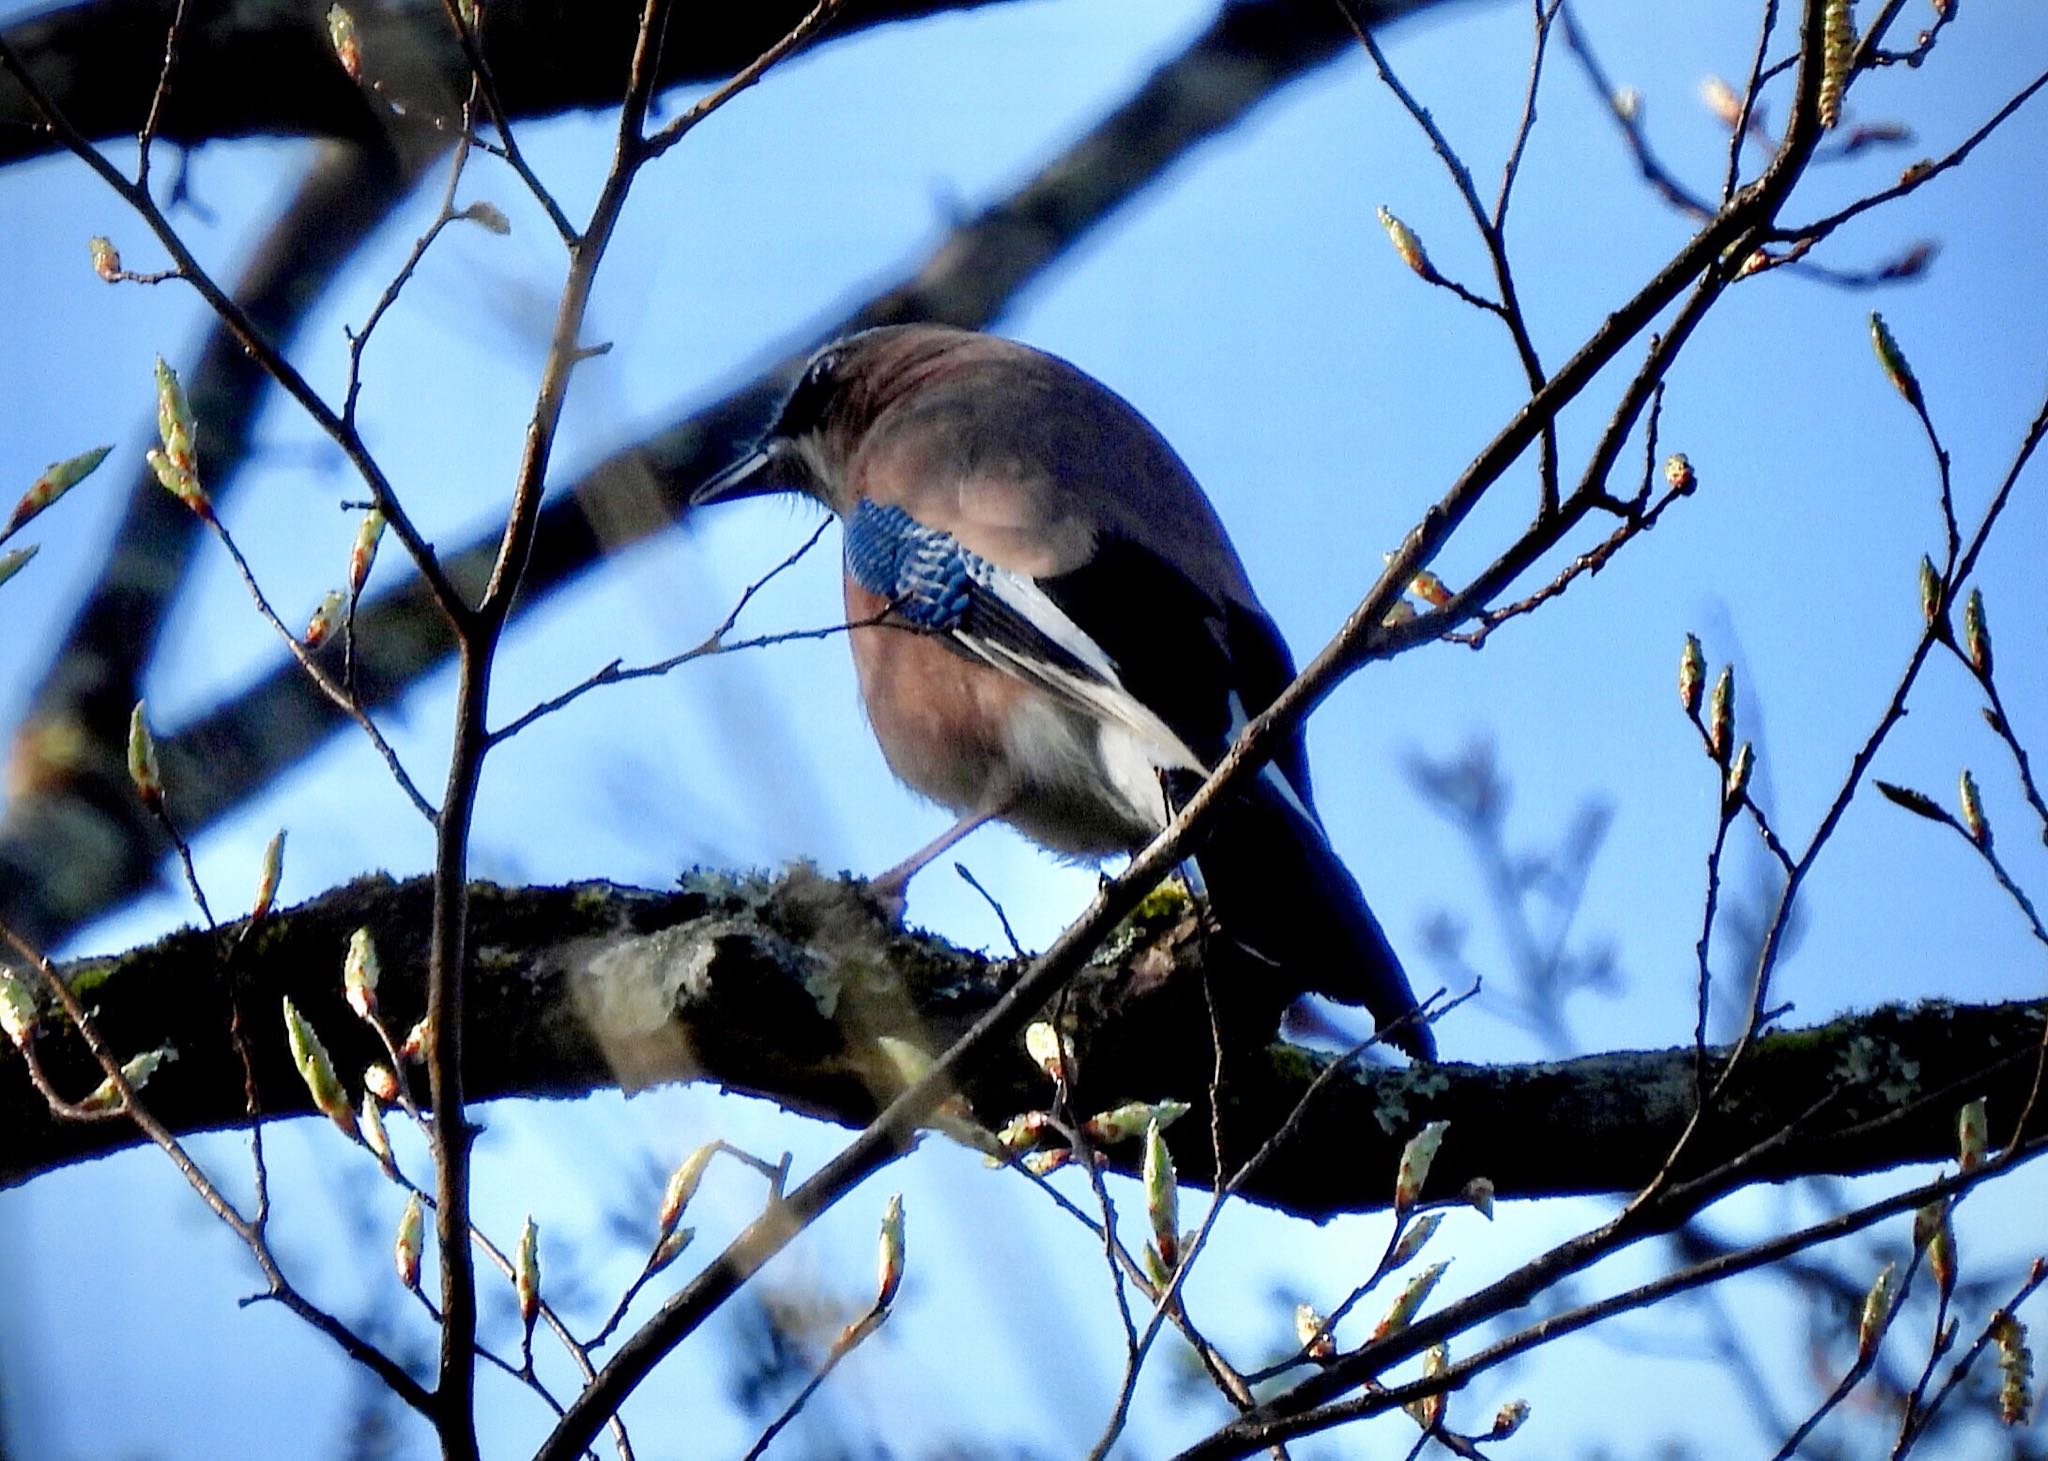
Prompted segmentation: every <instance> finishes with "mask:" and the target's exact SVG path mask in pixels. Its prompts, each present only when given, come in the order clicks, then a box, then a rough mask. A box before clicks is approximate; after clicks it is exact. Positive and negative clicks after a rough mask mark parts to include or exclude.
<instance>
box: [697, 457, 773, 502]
mask: <svg viewBox="0 0 2048 1461" xmlns="http://www.w3.org/2000/svg"><path fill="white" fill-rule="evenodd" d="M783 460H784V454H783V453H781V452H778V451H777V450H776V449H775V444H774V443H766V444H763V445H761V446H757V447H755V448H754V449H753V450H752V451H750V452H748V453H747V454H746V455H745V456H743V457H741V458H740V459H739V460H738V461H736V462H734V463H733V464H732V465H731V466H729V467H727V468H726V469H725V470H724V471H722V472H720V473H719V474H718V475H717V476H715V477H713V478H711V480H710V481H708V482H706V483H704V485H703V486H701V487H699V488H698V489H697V490H696V491H694V492H692V493H691V494H690V506H692V507H703V506H705V505H707V504H709V503H713V502H731V501H733V500H734V499H735V498H739V497H759V496H762V495H764V494H766V493H770V492H788V491H790V490H792V488H793V487H794V485H795V484H794V483H791V482H789V481H787V480H785V479H786V477H787V475H788V474H787V472H786V471H785V470H784V468H783Z"/></svg>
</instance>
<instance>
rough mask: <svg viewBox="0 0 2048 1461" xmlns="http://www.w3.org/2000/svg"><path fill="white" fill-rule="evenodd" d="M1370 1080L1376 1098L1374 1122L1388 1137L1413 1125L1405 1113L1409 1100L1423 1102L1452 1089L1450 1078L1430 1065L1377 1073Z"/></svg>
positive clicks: (1413, 1121) (1373, 1113) (1413, 1119)
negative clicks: (1372, 1080) (1375, 1092)
mask: <svg viewBox="0 0 2048 1461" xmlns="http://www.w3.org/2000/svg"><path fill="white" fill-rule="evenodd" d="M1373 1079H1374V1082H1375V1087H1376V1090H1377V1093H1378V1097H1379V1099H1378V1100H1377V1101H1375V1102H1374V1103H1373V1111H1372V1116H1373V1120H1375V1121H1377V1122H1378V1123H1379V1124H1380V1130H1382V1131H1384V1132H1385V1133H1386V1134H1387V1135H1388V1136H1392V1135H1394V1134H1395V1133H1396V1132H1398V1131H1403V1130H1406V1129H1408V1128H1409V1127H1412V1126H1413V1125H1414V1124H1415V1118H1414V1116H1413V1115H1412V1114H1410V1112H1409V1109H1408V1102H1409V1101H1410V1100H1418V1101H1426V1100H1428V1099H1429V1098H1430V1097H1432V1096H1437V1095H1441V1094H1442V1093H1443V1092H1445V1091H1447V1090H1449V1089H1450V1085H1451V1078H1450V1077H1449V1076H1447V1075H1445V1074H1444V1073H1443V1071H1442V1070H1441V1069H1439V1068H1438V1067H1436V1066H1433V1065H1432V1066H1421V1065H1411V1066H1408V1067H1405V1068H1404V1069H1401V1070H1384V1071H1376V1072H1374V1076H1373Z"/></svg>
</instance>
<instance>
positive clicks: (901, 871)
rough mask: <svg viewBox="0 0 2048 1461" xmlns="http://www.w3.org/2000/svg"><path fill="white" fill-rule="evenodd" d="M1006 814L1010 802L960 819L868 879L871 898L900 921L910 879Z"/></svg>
mask: <svg viewBox="0 0 2048 1461" xmlns="http://www.w3.org/2000/svg"><path fill="white" fill-rule="evenodd" d="M1009 811H1010V803H1008V802H1005V803H1004V804H1003V805H1001V806H999V807H993V808H991V809H989V810H988V811H985V812H972V813H969V814H968V815H967V816H965V817H962V818H961V819H960V820H959V821H957V822H955V823H954V824H953V825H952V826H951V827H948V828H947V829H946V830H945V831H944V832H942V833H940V834H939V835H938V836H937V837H935V838H933V839H932V840H931V841H930V842H927V843H926V844H925V845H924V846H922V847H920V848H918V849H917V851H915V852H913V853H911V854H910V856H908V857H906V858H904V859H903V861H901V862H899V863H897V864H896V866H894V867H892V868H890V869H889V870H888V871H887V872H885V873H883V874H882V875H881V876H880V877H875V878H870V879H868V892H870V893H871V894H873V895H874V897H875V899H876V901H878V902H879V903H881V905H882V906H883V907H884V908H885V909H887V910H888V911H889V913H890V915H891V916H892V917H895V918H901V917H902V916H903V905H904V903H905V902H906V901H907V899H908V894H909V891H910V880H911V879H912V878H914V877H916V876H917V875H918V874H919V873H921V872H923V871H924V868H925V864H926V863H929V862H931V861H932V860H934V859H935V858H937V857H938V856H939V854H940V853H942V852H944V851H945V850H946V849H947V848H949V847H951V846H952V845H953V844H954V843H956V842H958V841H959V840H960V839H961V838H963V837H965V836H966V835H967V834H968V833H970V832H973V831H975V830H976V829H978V828H980V827H983V826H986V825H987V824H988V823H990V822H993V821H995V820H997V819H998V818H1000V817H1002V816H1005V815H1007V814H1008V812H1009Z"/></svg>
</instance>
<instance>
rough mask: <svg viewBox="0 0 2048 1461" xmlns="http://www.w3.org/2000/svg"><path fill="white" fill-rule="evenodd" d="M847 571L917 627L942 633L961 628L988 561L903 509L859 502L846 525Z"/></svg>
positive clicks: (987, 574) (985, 579)
mask: <svg viewBox="0 0 2048 1461" xmlns="http://www.w3.org/2000/svg"><path fill="white" fill-rule="evenodd" d="M846 569H847V572H848V573H850V574H852V575H853V581H854V582H855V583H858V584H859V585H860V586H861V587H862V588H864V589H866V590H868V591H869V592H870V593H877V594H881V595H883V596H884V597H886V598H888V599H890V600H891V601H893V602H894V604H895V606H896V612H898V613H899V614H901V615H902V616H903V617H904V618H906V619H908V620H909V621H910V622H911V623H913V624H915V625H917V626H918V627H919V628H920V629H932V630H940V631H944V630H949V629H957V628H959V627H960V624H961V622H962V621H963V620H964V619H965V618H966V617H967V610H968V605H969V602H970V598H971V595H972V591H973V588H974V586H975V584H976V583H983V584H985V583H987V582H988V580H989V577H990V576H991V569H992V565H991V564H990V563H989V561H988V560H987V559H986V558H983V557H981V556H980V555H979V554H977V553H971V552H969V551H968V550H967V549H965V548H963V547H961V546H960V541H959V539H957V538H955V537H954V536H953V535H952V534H951V533H942V532H940V531H938V530H937V529H936V528H928V527H926V526H925V525H924V524H923V523H921V522H919V521H918V520H917V519H916V518H914V517H912V516H911V515H910V514H909V513H907V512H905V511H904V510H903V509H902V508H900V507H897V506H894V505H893V504H892V505H890V506H887V507H881V506H877V505H876V504H875V503H873V502H869V501H865V500H863V501H862V502H861V503H860V505H859V506H858V507H856V508H855V509H854V510H853V515H852V516H851V517H850V518H849V519H848V520H847V524H846Z"/></svg>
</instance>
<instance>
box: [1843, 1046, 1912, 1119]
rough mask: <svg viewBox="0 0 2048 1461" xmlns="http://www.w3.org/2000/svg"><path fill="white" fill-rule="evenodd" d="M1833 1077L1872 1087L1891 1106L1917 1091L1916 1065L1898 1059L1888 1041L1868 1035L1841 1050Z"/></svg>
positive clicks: (1897, 1052)
mask: <svg viewBox="0 0 2048 1461" xmlns="http://www.w3.org/2000/svg"><path fill="white" fill-rule="evenodd" d="M1835 1074H1836V1075H1838V1076H1840V1077H1841V1078H1842V1080H1843V1081H1844V1082H1845V1083H1848V1084H1852V1085H1858V1086H1870V1087H1874V1088H1875V1089H1876V1091H1877V1093H1878V1094H1879V1095H1881V1096H1882V1097H1884V1099H1885V1100H1886V1101H1887V1102H1889V1103H1890V1104H1892V1105H1897V1104H1898V1103H1899V1102H1901V1101H1904V1100H1907V1099H1910V1098H1911V1097H1912V1096H1914V1095H1916V1094H1918V1092H1919V1089H1920V1062H1919V1061H1917V1060H1910V1059H1908V1058H1906V1057H1905V1056H1902V1055H1901V1054H1900V1053H1899V1048H1898V1047H1897V1046H1896V1045H1894V1044H1892V1042H1891V1041H1889V1040H1879V1039H1874V1038H1872V1037H1871V1036H1869V1035H1858V1036H1856V1037H1855V1038H1854V1039H1852V1040H1851V1041H1849V1043H1848V1044H1847V1045H1845V1046H1844V1047H1843V1049H1842V1058H1841V1059H1840V1060H1838V1061H1837V1062H1836V1063H1835Z"/></svg>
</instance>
